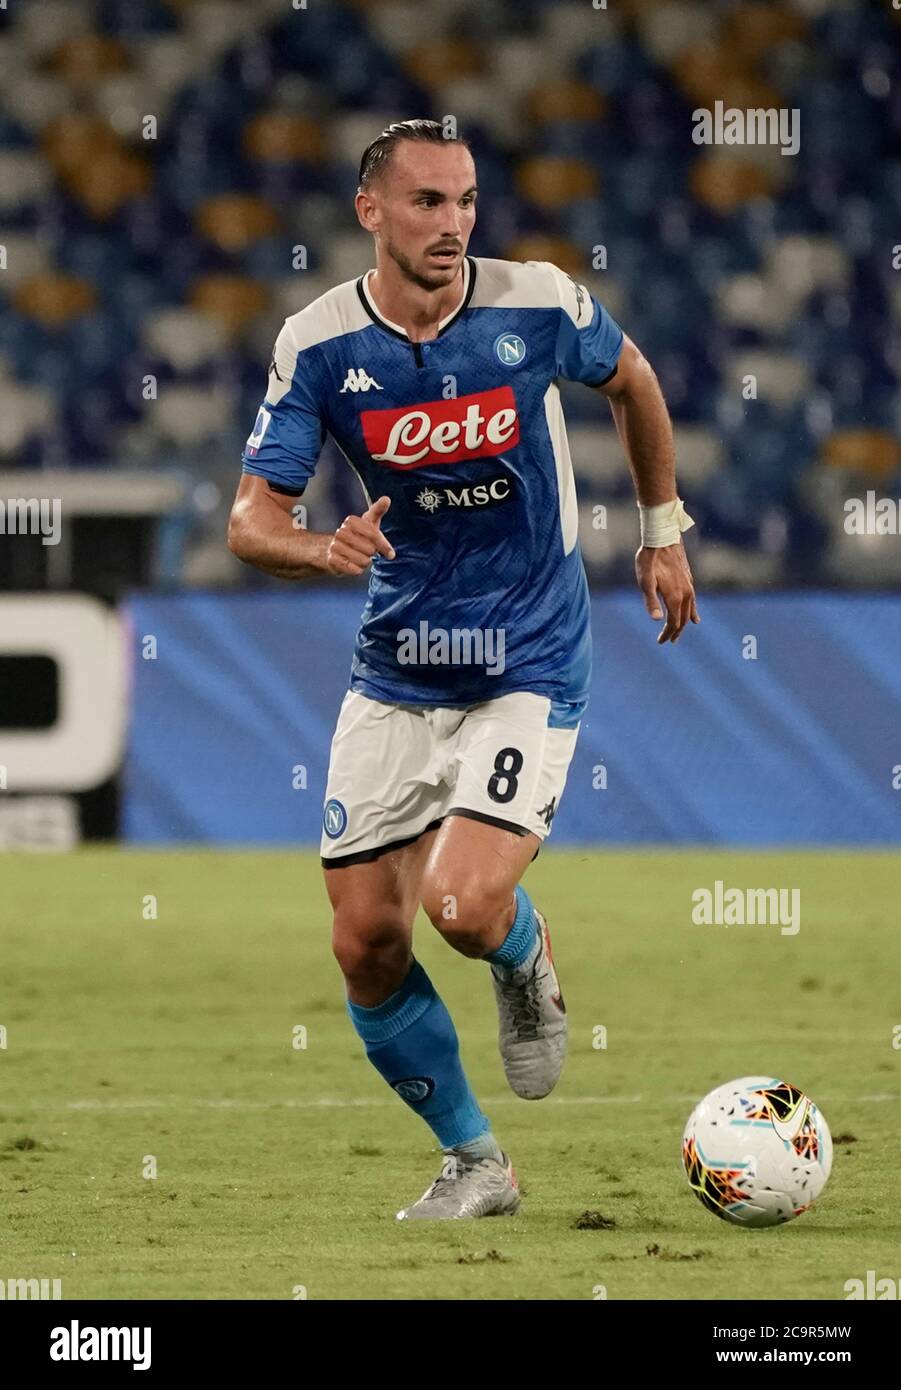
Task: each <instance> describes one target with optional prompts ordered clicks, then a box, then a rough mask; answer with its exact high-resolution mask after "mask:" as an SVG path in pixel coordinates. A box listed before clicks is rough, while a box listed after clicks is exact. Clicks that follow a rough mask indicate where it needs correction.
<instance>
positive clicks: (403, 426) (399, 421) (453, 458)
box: [360, 386, 519, 468]
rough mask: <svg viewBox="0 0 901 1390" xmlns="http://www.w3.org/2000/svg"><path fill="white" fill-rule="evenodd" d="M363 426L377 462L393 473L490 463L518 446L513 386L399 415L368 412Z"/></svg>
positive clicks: (403, 409)
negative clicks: (476, 461)
mask: <svg viewBox="0 0 901 1390" xmlns="http://www.w3.org/2000/svg"><path fill="white" fill-rule="evenodd" d="M360 424H361V425H362V428H363V438H364V439H365V440H366V447H367V449H368V450H369V452H370V454H371V455H372V457H373V459H375V460H376V461H377V462H378V463H386V464H387V465H388V467H389V468H426V467H428V466H429V465H430V464H431V465H434V464H439V463H460V462H461V461H462V460H463V459H476V458H491V457H492V456H493V455H495V454H501V453H503V452H504V450H505V449H512V448H513V447H514V446H515V445H516V444H518V443H519V416H518V415H517V413H516V397H515V396H514V395H513V390H512V388H511V387H510V386H499V387H497V389H496V390H494V391H479V392H477V393H476V394H475V395H472V396H458V397H457V398H456V399H454V400H447V401H445V400H441V401H425V402H424V403H423V404H422V405H416V406H413V407H410V406H401V407H400V409H395V410H364V411H363V412H362V413H361V415H360Z"/></svg>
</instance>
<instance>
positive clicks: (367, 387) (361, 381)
mask: <svg viewBox="0 0 901 1390" xmlns="http://www.w3.org/2000/svg"><path fill="white" fill-rule="evenodd" d="M373 388H374V389H375V390H376V391H381V389H382V388H381V386H379V384H378V382H377V381H376V379H375V377H373V376H370V375H369V373H368V372H367V371H366V368H365V367H351V368H350V371H349V372H348V373H347V376H346V377H345V378H344V385H343V386H342V387H341V390H340V391H339V392H338V395H339V396H343V395H344V392H345V391H354V392H356V391H371V390H372V389H373Z"/></svg>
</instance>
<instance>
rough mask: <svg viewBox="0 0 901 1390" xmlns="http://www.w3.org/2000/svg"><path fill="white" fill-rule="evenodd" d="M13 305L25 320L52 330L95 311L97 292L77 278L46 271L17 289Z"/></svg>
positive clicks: (84, 281) (85, 281)
mask: <svg viewBox="0 0 901 1390" xmlns="http://www.w3.org/2000/svg"><path fill="white" fill-rule="evenodd" d="M13 305H14V306H15V308H16V309H18V311H19V313H20V314H24V315H25V316H26V318H30V319H34V320H35V322H37V323H39V324H41V325H42V327H44V328H48V329H51V330H52V329H54V328H63V327H65V325H66V324H67V323H69V322H71V320H72V319H76V318H78V317H79V316H80V315H81V314H88V313H90V312H91V311H92V310H93V309H95V308H96V307H97V293H96V291H95V289H94V286H93V285H91V284H89V283H88V281H87V280H82V279H81V278H80V277H79V276H76V275H63V274H61V273H57V272H55V271H50V270H48V271H42V272H41V274H39V275H33V276H32V277H31V279H29V280H26V281H25V282H24V284H21V285H20V286H19V287H18V289H17V290H16V292H15V294H14V295H13Z"/></svg>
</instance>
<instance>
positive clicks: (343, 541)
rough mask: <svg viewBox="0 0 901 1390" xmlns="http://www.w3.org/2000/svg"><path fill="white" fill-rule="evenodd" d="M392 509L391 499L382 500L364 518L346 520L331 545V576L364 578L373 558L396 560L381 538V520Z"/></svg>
mask: <svg viewBox="0 0 901 1390" xmlns="http://www.w3.org/2000/svg"><path fill="white" fill-rule="evenodd" d="M390 506H391V498H390V497H380V498H379V499H378V501H376V502H373V504H372V506H371V507H370V508H369V510H368V511H365V512H364V513H363V515H362V516H346V517H345V518H344V520H343V521H342V523H341V525H340V526H339V527H338V529H337V531H336V532H335V534H334V535H333V536H332V539H331V543H330V544H329V548H328V554H327V556H326V565H327V566H328V570H329V573H330V574H342V575H343V574H362V573H363V571H364V569H366V567H367V565H368V564H369V563H370V561H371V560H372V557H373V555H384V556H385V559H386V560H393V559H394V547H393V546H391V545H390V544H389V543H388V541H387V540H386V538H385V537H384V536H383V535H382V517H383V516H384V515H385V513H386V511H387V510H388V508H389V507H390Z"/></svg>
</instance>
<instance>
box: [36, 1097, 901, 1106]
mask: <svg viewBox="0 0 901 1390" xmlns="http://www.w3.org/2000/svg"><path fill="white" fill-rule="evenodd" d="M819 1099H820V1100H822V1104H823V1108H824V1109H826V1108H827V1107H828V1106H829V1105H833V1104H835V1105H851V1104H867V1105H887V1104H889V1103H895V1104H897V1103H898V1102H899V1101H901V1095H890V1094H888V1093H885V1094H879V1095H872V1096H822V1097H820V1098H819ZM696 1100H697V1096H695V1095H682V1096H550V1097H548V1098H547V1100H546V1102H545V1103H546V1104H549V1105H641V1104H644V1103H648V1104H652V1105H654V1104H656V1105H691V1104H693V1103H694V1102H695V1101H696ZM396 1104H397V1102H396V1101H394V1100H388V1099H387V1098H386V1099H384V1100H378V1099H372V1100H358V1099H352V1098H349V1097H338V1096H322V1097H320V1098H318V1099H316V1100H293V1099H288V1100H274V1101H256V1100H225V1099H222V1100H188V1101H168V1100H69V1101H64V1102H62V1103H61V1107H60V1106H57V1105H53V1104H48V1103H46V1102H26V1104H25V1105H24V1106H13V1107H11V1108H12V1109H29V1110H56V1109H59V1108H64V1109H66V1110H355V1109H359V1108H360V1107H367V1108H368V1107H372V1106H374V1107H381V1106H385V1107H388V1106H395V1105H396ZM480 1104H482V1105H520V1104H522V1102H521V1101H520V1100H519V1098H518V1097H517V1096H491V1097H488V1098H484V1099H482V1100H481V1101H480Z"/></svg>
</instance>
